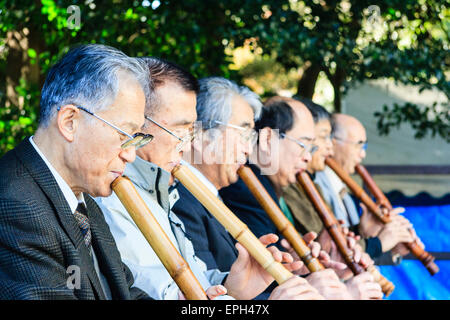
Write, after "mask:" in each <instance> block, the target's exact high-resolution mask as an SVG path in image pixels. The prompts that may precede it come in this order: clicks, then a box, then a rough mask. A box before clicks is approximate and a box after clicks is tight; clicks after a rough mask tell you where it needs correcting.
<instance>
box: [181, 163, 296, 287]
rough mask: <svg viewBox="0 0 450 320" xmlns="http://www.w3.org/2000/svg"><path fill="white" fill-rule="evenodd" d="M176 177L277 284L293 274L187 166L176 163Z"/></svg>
mask: <svg viewBox="0 0 450 320" xmlns="http://www.w3.org/2000/svg"><path fill="white" fill-rule="evenodd" d="M172 175H173V176H174V177H175V178H177V179H178V180H179V181H180V182H181V183H182V184H183V185H184V186H185V187H186V189H188V190H189V191H190V192H191V193H192V195H193V196H194V197H195V198H196V199H197V200H198V201H199V202H200V203H201V204H202V205H203V206H204V207H205V208H206V209H207V210H208V211H209V212H211V214H212V215H213V216H214V217H215V218H216V219H217V220H218V221H219V222H220V223H221V224H222V225H223V226H224V227H225V229H227V231H228V232H229V233H230V234H231V235H232V236H233V238H234V239H236V240H237V241H238V242H239V243H240V244H242V245H243V246H244V247H245V248H246V249H247V251H248V252H249V253H250V255H251V256H252V257H253V258H254V259H255V260H256V261H257V262H258V263H259V264H260V265H261V266H262V267H263V268H264V269H265V270H266V271H267V272H268V273H270V274H271V275H272V277H274V279H275V280H276V281H277V282H278V284H282V283H284V282H285V281H286V280H288V279H289V278H291V277H292V276H293V274H292V273H291V272H290V271H289V270H287V269H286V268H285V267H284V266H283V265H282V264H281V263H280V262H278V261H276V260H275V259H274V258H273V256H272V254H271V253H270V251H269V250H267V248H266V247H265V246H264V245H263V244H262V243H261V242H260V241H259V239H258V238H256V236H255V235H254V234H253V233H252V232H251V231H250V230H249V228H248V227H247V225H246V224H244V223H243V222H242V221H241V220H240V219H239V218H238V217H236V215H235V214H234V213H233V212H231V210H230V209H228V207H227V206H226V205H225V204H224V203H223V202H222V201H221V200H220V199H219V198H218V197H217V196H216V195H214V194H213V193H212V192H211V191H210V190H209V189H208V188H207V187H206V186H205V185H204V184H203V182H202V181H200V179H199V178H198V177H197V176H195V174H194V173H192V172H191V170H189V169H188V168H187V167H185V166H183V165H177V166H176V167H175V168H174V169H173V170H172Z"/></svg>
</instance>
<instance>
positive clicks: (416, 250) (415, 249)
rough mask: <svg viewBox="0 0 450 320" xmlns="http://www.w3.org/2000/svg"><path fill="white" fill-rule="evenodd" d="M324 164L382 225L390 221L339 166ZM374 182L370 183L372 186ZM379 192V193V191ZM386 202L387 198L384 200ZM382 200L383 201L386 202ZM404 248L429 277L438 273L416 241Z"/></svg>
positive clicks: (428, 256)
mask: <svg viewBox="0 0 450 320" xmlns="http://www.w3.org/2000/svg"><path fill="white" fill-rule="evenodd" d="M325 163H326V164H327V165H328V166H329V167H330V168H331V169H332V170H333V171H334V172H335V173H336V174H337V175H338V176H339V178H340V179H341V180H342V181H344V183H345V184H346V185H347V186H348V187H349V189H350V190H351V191H352V193H353V194H354V195H355V196H356V197H357V198H358V199H359V200H361V202H363V203H364V204H365V205H366V206H367V208H368V209H369V211H370V212H372V213H373V214H374V215H375V216H376V217H377V218H378V219H379V220H380V221H381V222H382V223H384V224H386V223H389V222H390V221H391V219H390V218H389V216H388V215H386V214H383V210H382V208H381V207H380V206H379V205H377V204H376V203H375V202H374V201H373V200H372V198H371V197H370V196H369V195H368V194H367V193H366V192H365V191H364V189H363V188H361V187H360V186H359V185H358V184H357V183H356V182H355V181H354V180H353V179H352V178H351V177H350V175H349V174H348V173H346V172H345V171H344V170H343V169H342V168H341V167H340V166H339V164H338V163H337V162H336V161H335V160H333V159H331V158H327V159H326V160H325ZM367 176H368V173H367V175H366V176H365V178H364V177H362V178H363V179H367ZM374 184H375V182H373V183H372V185H374ZM380 192H381V191H380ZM386 200H387V198H386ZM386 200H384V201H386ZM382 202H383V200H380V204H382ZM405 245H406V247H407V248H408V249H409V250H410V251H411V253H412V254H413V255H414V256H415V257H416V258H417V259H419V260H420V261H421V262H422V263H423V265H424V266H425V267H426V268H427V270H428V272H429V273H430V274H431V275H434V274H436V273H437V272H439V267H438V266H437V265H436V264H435V263H434V257H433V256H432V255H431V254H429V253H428V252H427V251H425V250H424V249H422V248H421V247H420V246H419V244H418V243H417V241H413V242H410V243H405Z"/></svg>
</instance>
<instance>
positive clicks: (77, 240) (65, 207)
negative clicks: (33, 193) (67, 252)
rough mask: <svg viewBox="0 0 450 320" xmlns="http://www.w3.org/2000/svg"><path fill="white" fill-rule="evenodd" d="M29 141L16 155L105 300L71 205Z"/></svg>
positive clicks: (23, 142)
mask: <svg viewBox="0 0 450 320" xmlns="http://www.w3.org/2000/svg"><path fill="white" fill-rule="evenodd" d="M28 139H29V138H25V140H24V141H22V142H21V143H20V144H19V145H18V146H17V148H16V149H15V152H16V155H17V157H18V158H19V159H20V161H21V162H22V163H23V165H24V166H25V168H26V169H27V170H28V172H29V173H30V175H31V176H32V177H33V179H34V180H35V181H36V183H37V184H38V185H39V187H40V188H41V190H42V191H43V192H44V194H45V195H46V196H47V198H48V199H49V200H50V202H51V203H52V204H53V206H54V208H55V212H56V215H57V217H58V219H59V221H60V222H61V225H62V227H63V229H64V230H65V232H66V234H67V235H68V237H69V238H70V240H71V241H72V243H73V245H74V246H75V248H76V250H77V252H78V253H79V255H80V259H81V262H82V264H83V265H82V266H81V268H82V269H84V270H85V271H86V273H87V275H88V277H89V280H90V281H91V283H92V285H93V287H94V288H95V290H96V291H97V296H98V297H100V299H105V296H104V294H103V290H102V289H101V286H100V282H99V279H98V276H97V274H96V272H95V269H94V263H93V260H92V257H91V256H90V254H89V250H88V248H87V247H86V245H85V244H84V240H83V236H82V234H81V231H80V228H79V226H78V224H77V222H76V220H75V218H74V217H73V214H72V211H71V210H70V207H69V204H68V203H67V200H66V199H65V197H64V195H63V193H62V191H61V189H60V188H59V186H58V184H57V182H56V180H55V178H54V177H53V175H52V173H51V172H50V169H49V168H48V167H47V165H46V164H45V162H44V160H42V158H41V157H40V156H39V154H38V153H37V152H36V150H35V149H34V147H33V146H32V145H31V143H30V142H29V140H28Z"/></svg>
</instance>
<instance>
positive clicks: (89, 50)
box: [39, 44, 149, 127]
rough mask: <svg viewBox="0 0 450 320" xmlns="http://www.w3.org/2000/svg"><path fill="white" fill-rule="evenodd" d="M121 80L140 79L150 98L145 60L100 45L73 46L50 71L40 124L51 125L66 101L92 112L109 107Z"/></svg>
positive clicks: (44, 90) (41, 106)
mask: <svg viewBox="0 0 450 320" xmlns="http://www.w3.org/2000/svg"><path fill="white" fill-rule="evenodd" d="M121 80H123V81H130V80H131V81H133V80H134V81H137V83H139V85H140V86H141V87H142V90H143V91H144V94H145V98H146V101H147V100H148V99H149V84H148V81H149V77H148V69H147V68H145V65H144V64H143V63H142V62H141V61H138V60H137V59H135V58H130V57H128V56H127V55H125V54H124V53H123V52H121V51H119V50H117V49H115V48H112V47H109V46H105V45H100V44H88V45H81V46H77V47H75V48H73V49H71V50H70V51H69V52H68V53H67V54H66V55H65V56H64V57H63V58H62V59H61V60H60V61H59V62H58V63H56V64H55V65H54V66H53V67H52V68H51V69H50V71H49V72H48V74H47V77H46V79H45V83H44V87H43V88H42V92H41V101H40V120H39V126H41V127H46V126H48V125H49V123H50V120H51V119H52V118H53V117H54V116H55V115H56V110H57V108H58V107H61V106H63V105H66V104H77V105H81V106H83V107H85V108H88V109H89V110H90V111H92V112H99V111H101V110H103V109H105V108H106V107H108V106H109V105H111V104H112V103H113V101H114V100H115V98H116V95H117V93H118V91H119V83H120V81H121ZM125 107H126V106H124V108H125ZM125 111H126V110H124V112H125Z"/></svg>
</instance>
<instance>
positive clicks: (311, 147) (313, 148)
mask: <svg viewBox="0 0 450 320" xmlns="http://www.w3.org/2000/svg"><path fill="white" fill-rule="evenodd" d="M280 137H281V138H282V139H284V138H287V139H289V140H291V141H294V142H295V143H296V144H298V145H299V146H300V147H302V148H303V150H302V154H301V156H304V155H305V152H309V153H310V154H311V155H312V154H313V153H314V152H316V151H317V149H318V147H317V146H316V145H314V144H311V145H308V146H307V145H306V144H304V143H303V142H301V141H299V140H297V139H294V138H292V137H290V136H288V135H287V134H285V133H280ZM308 139H309V138H308Z"/></svg>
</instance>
